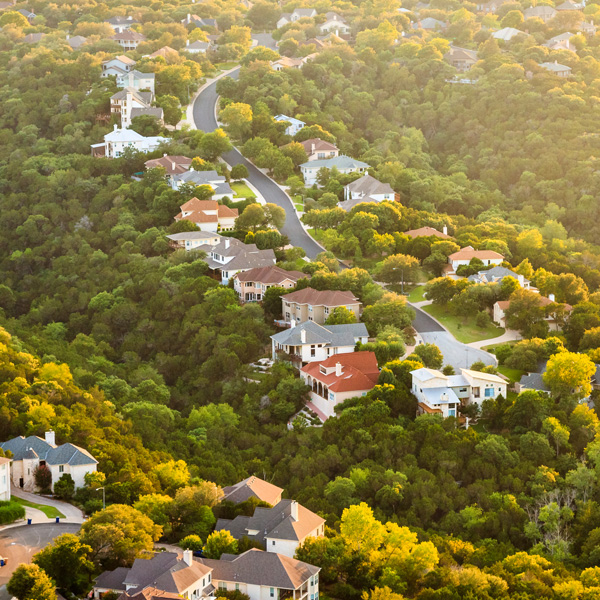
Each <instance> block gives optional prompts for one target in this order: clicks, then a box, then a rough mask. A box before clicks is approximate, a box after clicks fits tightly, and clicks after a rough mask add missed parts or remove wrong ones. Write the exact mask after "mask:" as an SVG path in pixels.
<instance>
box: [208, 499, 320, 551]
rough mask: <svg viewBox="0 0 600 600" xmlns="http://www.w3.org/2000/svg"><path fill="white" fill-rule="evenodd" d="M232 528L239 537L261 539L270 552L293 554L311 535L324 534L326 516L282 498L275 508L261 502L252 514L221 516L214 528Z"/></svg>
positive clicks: (217, 529) (235, 536) (228, 529)
mask: <svg viewBox="0 0 600 600" xmlns="http://www.w3.org/2000/svg"><path fill="white" fill-rule="evenodd" d="M223 530H226V531H229V533H231V535H232V536H233V537H234V538H235V539H236V540H241V539H242V538H244V537H248V538H249V539H251V540H253V541H256V542H260V543H261V544H262V545H263V546H264V548H265V550H266V551H267V552H275V553H277V554H283V555H284V556H289V557H290V558H291V557H293V556H294V554H295V553H296V548H298V546H299V545H300V544H302V543H303V542H304V541H305V540H306V539H307V538H309V537H323V535H324V533H325V519H323V518H321V517H319V515H316V514H315V513H314V512H312V511H310V510H308V508H305V507H304V506H302V505H301V504H299V503H298V502H296V500H280V501H279V502H278V503H277V504H276V505H275V506H273V507H272V508H266V507H262V506H258V507H256V508H255V509H254V514H253V515H252V516H251V517H247V516H245V515H240V516H238V517H236V518H235V519H218V520H217V524H216V525H215V531H223Z"/></svg>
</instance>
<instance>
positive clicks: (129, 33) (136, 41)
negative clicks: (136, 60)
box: [110, 29, 146, 51]
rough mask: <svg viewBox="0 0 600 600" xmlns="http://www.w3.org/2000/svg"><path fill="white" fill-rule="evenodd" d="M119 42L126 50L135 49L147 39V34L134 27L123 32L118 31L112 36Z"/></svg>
mask: <svg viewBox="0 0 600 600" xmlns="http://www.w3.org/2000/svg"><path fill="white" fill-rule="evenodd" d="M110 39H111V40H113V41H114V42H117V44H119V45H120V46H121V47H122V48H123V49H124V50H125V51H127V50H135V49H136V48H137V47H138V46H139V45H140V44H141V43H142V42H145V41H146V36H145V35H143V34H141V33H138V32H137V31H135V30H133V29H128V30H126V31H123V32H121V33H116V34H115V35H113V36H112V38H110Z"/></svg>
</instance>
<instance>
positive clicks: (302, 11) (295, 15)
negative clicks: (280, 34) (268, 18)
mask: <svg viewBox="0 0 600 600" xmlns="http://www.w3.org/2000/svg"><path fill="white" fill-rule="evenodd" d="M316 16H317V11H316V10H315V9H314V8H296V9H295V10H294V11H293V12H291V13H283V14H282V15H281V17H279V20H278V21H277V29H281V28H282V27H284V26H285V25H288V24H289V23H293V22H294V21H298V20H299V19H305V18H309V19H312V18H314V17H316Z"/></svg>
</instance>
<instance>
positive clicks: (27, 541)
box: [0, 523, 81, 600]
mask: <svg viewBox="0 0 600 600" xmlns="http://www.w3.org/2000/svg"><path fill="white" fill-rule="evenodd" d="M80 527H81V525H79V524H78V523H70V524H67V523H64V524H63V523H61V524H60V525H56V524H54V523H44V524H39V525H21V526H20V527H13V528H10V529H5V530H3V531H0V556H1V557H2V558H5V559H8V561H7V564H6V565H5V566H4V567H0V600H5V599H9V598H10V595H9V594H8V593H7V592H6V588H5V587H4V586H5V585H6V583H7V581H8V580H9V579H10V576H11V575H12V573H13V571H14V570H15V569H16V568H17V567H18V566H19V565H20V564H21V563H29V562H31V557H32V556H33V555H34V554H36V553H37V552H39V551H40V550H41V549H42V548H45V547H46V546H47V545H48V544H49V543H50V542H51V541H52V540H53V539H54V538H55V537H58V536H59V535H62V534H63V533H77V532H78V531H79V528H80Z"/></svg>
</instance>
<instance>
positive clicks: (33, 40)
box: [21, 33, 46, 44]
mask: <svg viewBox="0 0 600 600" xmlns="http://www.w3.org/2000/svg"><path fill="white" fill-rule="evenodd" d="M45 37H46V34H45V33H28V34H27V35H26V36H25V37H24V38H23V39H22V40H21V41H22V42H23V43H24V44H39V43H40V42H41V41H42V40H43V39H44V38H45Z"/></svg>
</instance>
